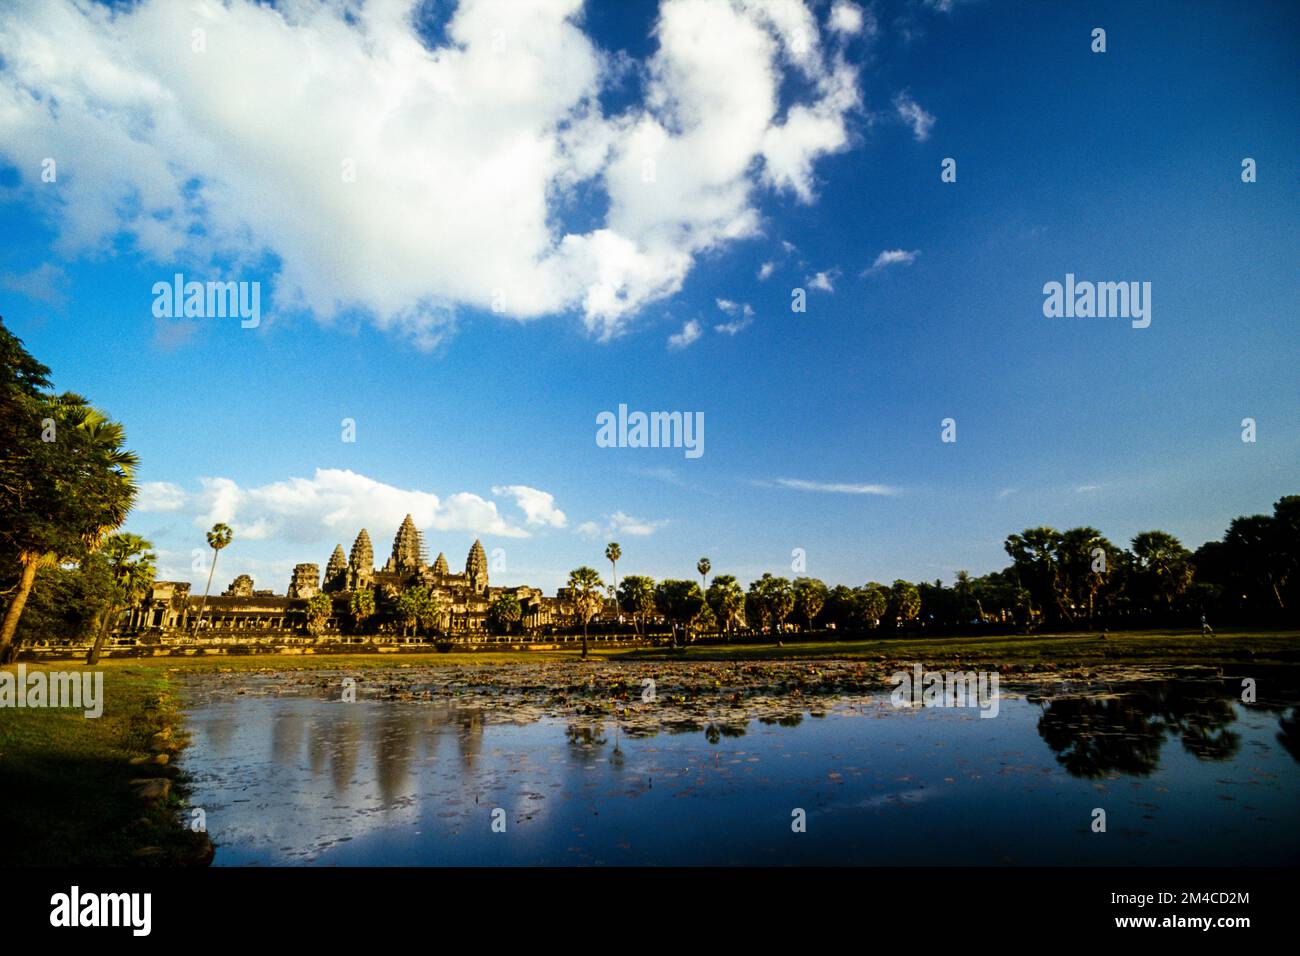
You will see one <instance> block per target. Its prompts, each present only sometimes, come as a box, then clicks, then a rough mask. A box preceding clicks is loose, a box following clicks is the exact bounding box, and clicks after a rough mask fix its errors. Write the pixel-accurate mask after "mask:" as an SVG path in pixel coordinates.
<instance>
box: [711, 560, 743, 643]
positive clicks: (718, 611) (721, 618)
mask: <svg viewBox="0 0 1300 956" xmlns="http://www.w3.org/2000/svg"><path fill="white" fill-rule="evenodd" d="M704 596H705V599H706V600H707V601H708V602H709V607H710V609H712V611H713V616H714V618H715V619H716V620H717V622H718V626H719V627H721V628H722V632H723V633H724V634H728V635H729V634H730V632H731V630H732V628H733V627H734V625H735V623H736V621H737V620H738V619H739V618H740V617H741V614H742V612H743V611H744V610H745V590H744V588H742V587H741V586H740V582H739V581H737V580H736V579H735V577H734V576H733V575H730V574H719V575H718V576H717V577H715V578H714V579H713V583H712V584H710V585H709V590H708V591H706V592H705V595H704Z"/></svg>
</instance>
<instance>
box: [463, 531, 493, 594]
mask: <svg viewBox="0 0 1300 956" xmlns="http://www.w3.org/2000/svg"><path fill="white" fill-rule="evenodd" d="M465 580H466V581H467V582H468V583H469V587H470V590H471V591H475V592H477V593H479V594H482V593H483V592H484V591H486V590H487V586H488V564H487V554H486V553H484V551H483V543H482V542H481V541H479V540H478V539H477V538H475V539H474V546H473V547H472V548H470V549H469V557H467V558H466V559H465Z"/></svg>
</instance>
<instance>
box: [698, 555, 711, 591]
mask: <svg viewBox="0 0 1300 956" xmlns="http://www.w3.org/2000/svg"><path fill="white" fill-rule="evenodd" d="M695 570H696V571H699V572H700V583H701V584H702V585H703V588H702V590H705V591H707V590H708V589H709V582H708V576H709V572H710V571H712V570H713V565H712V564H710V563H709V559H708V558H700V560H699V561H697V562H696V564H695Z"/></svg>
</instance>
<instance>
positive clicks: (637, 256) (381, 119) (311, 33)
mask: <svg viewBox="0 0 1300 956" xmlns="http://www.w3.org/2000/svg"><path fill="white" fill-rule="evenodd" d="M414 6H415V2H414V0H406V2H401V0H387V2H379V0H376V2H370V3H366V4H364V5H361V4H355V3H345V2H342V0H337V2H333V3H325V4H316V3H308V2H296V0H295V2H285V3H281V4H278V5H275V6H272V5H270V4H265V3H259V2H253V0H228V2H224V3H216V2H208V0H203V2H196V3H193V4H178V3H174V2H170V0H141V2H140V3H138V4H133V5H129V6H117V7H114V8H111V9H110V8H109V7H108V6H107V5H103V4H95V3H78V2H74V0H15V2H11V3H9V4H7V5H6V7H7V8H6V12H5V16H4V18H3V19H2V20H0V64H3V66H2V68H0V154H3V155H4V156H5V157H6V158H7V159H8V160H9V161H11V162H12V163H13V164H14V165H15V166H16V167H17V168H19V169H20V170H23V171H24V174H25V175H26V176H27V177H28V180H27V182H26V183H25V187H26V189H27V195H28V196H29V197H30V198H31V200H32V201H33V202H36V203H39V204H41V206H42V209H43V211H44V212H45V213H46V214H47V215H48V216H49V218H50V219H51V221H52V222H53V224H54V225H55V227H56V230H57V239H56V251H57V252H58V253H59V254H61V255H64V256H67V257H76V256H81V255H96V254H101V253H103V252H105V251H107V250H109V249H110V248H111V247H112V244H113V243H114V241H115V240H116V241H119V242H120V237H122V236H126V237H128V239H129V241H130V243H132V244H133V245H134V248H135V249H136V250H138V251H139V252H140V253H142V254H143V256H144V257H145V260H146V261H152V262H154V263H157V264H158V267H159V272H160V273H162V275H163V276H169V275H170V274H171V270H172V269H173V267H180V266H182V265H185V266H187V267H188V268H190V269H192V270H195V271H198V270H204V269H206V270H208V271H214V270H216V268H217V264H218V263H221V264H225V263H230V262H233V269H234V270H235V271H241V270H242V271H243V272H244V274H248V276H249V277H250V278H258V277H259V276H257V275H256V274H252V272H251V268H250V267H252V266H254V265H257V264H260V263H261V262H264V261H266V259H265V257H264V253H267V252H270V253H272V254H273V255H274V257H275V258H274V259H273V260H272V261H277V260H278V267H277V268H278V272H277V274H276V275H275V276H274V280H273V282H271V283H270V284H271V285H272V286H273V287H274V303H273V308H272V309H268V308H267V304H266V303H264V306H263V311H264V313H265V312H268V311H270V312H272V314H271V315H270V316H268V317H265V318H266V320H268V321H270V320H273V319H274V314H273V313H274V310H275V309H284V308H303V309H308V310H310V311H311V312H312V313H313V314H315V315H316V316H317V317H318V318H320V319H321V320H323V321H329V320H330V319H331V318H333V317H335V316H337V315H338V314H340V313H342V312H344V311H347V310H351V309H354V308H355V309H359V310H360V311H361V312H362V313H363V314H366V315H369V316H370V317H371V318H372V319H373V320H374V321H375V322H376V323H377V324H378V325H380V326H382V327H385V328H392V329H397V330H400V331H401V332H403V333H404V334H406V335H409V336H410V337H411V338H412V339H413V340H414V341H415V342H416V343H417V344H419V345H421V346H423V347H432V346H433V345H435V344H436V343H437V342H438V341H440V340H441V339H442V338H443V337H444V336H445V335H446V334H447V333H448V332H449V330H450V329H451V328H452V327H453V325H454V322H455V318H456V315H457V313H458V311H459V310H461V309H462V308H465V307H469V308H476V309H488V308H490V307H492V306H493V305H494V304H496V305H497V306H499V311H501V312H502V313H503V314H504V315H506V316H510V317H514V318H518V319H528V318H533V317H536V316H541V315H550V314H556V313H563V312H569V311H577V312H579V313H580V314H581V316H582V319H583V321H584V323H585V324H586V326H587V328H588V329H589V330H590V331H591V333H592V334H594V335H596V336H598V337H601V338H607V337H610V336H612V335H615V334H618V333H619V332H621V331H622V330H623V329H624V328H625V327H626V325H627V323H628V321H629V320H630V318H631V317H632V316H634V315H635V314H636V313H637V311H638V310H639V309H641V308H642V307H644V306H645V305H646V304H647V303H650V302H652V301H654V300H656V299H661V298H664V297H666V296H670V295H672V294H674V293H675V292H677V290H678V289H679V288H680V287H681V285H682V283H683V282H684V280H685V278H686V276H687V275H688V274H689V273H690V271H691V269H692V268H693V266H694V263H695V259H696V257H697V256H698V255H700V254H702V253H705V252H711V251H714V250H717V249H719V248H721V247H724V246H726V245H728V244H729V243H731V242H733V241H734V240H736V239H741V238H746V237H751V236H754V235H757V234H758V231H759V213H758V211H757V197H756V193H757V192H758V191H759V190H760V189H761V188H763V187H767V188H769V189H772V190H775V191H778V192H790V193H792V194H793V195H794V196H795V197H796V198H797V199H798V200H799V201H802V202H811V201H812V200H813V198H814V179H813V165H814V163H815V162H816V160H817V159H818V158H820V157H822V156H824V155H826V154H828V153H833V152H836V151H839V150H843V149H845V148H847V146H848V145H849V131H848V127H847V123H848V117H849V115H850V114H851V113H852V112H853V111H855V110H856V109H857V108H858V105H859V102H860V100H859V92H858V70H857V68H856V66H853V65H851V64H849V63H848V62H847V61H845V60H844V58H843V54H842V53H839V52H829V51H827V50H825V49H824V47H823V45H822V43H821V37H820V35H819V31H818V27H817V23H816V20H815V19H814V18H813V16H812V14H811V13H810V12H809V11H808V9H807V8H806V7H805V6H804V4H802V3H797V2H794V3H781V4H768V3H763V2H758V0H735V2H733V3H723V2H718V0H664V2H663V3H662V5H661V7H660V11H659V18H658V20H657V23H656V26H655V39H656V41H657V48H656V50H655V52H654V53H653V54H652V55H651V56H650V57H649V59H648V60H647V61H646V62H645V63H644V64H641V66H642V68H643V75H644V76H645V78H646V82H645V85H644V97H643V99H642V100H641V101H640V102H634V103H631V104H629V105H628V106H627V107H626V108H625V109H624V111H623V112H621V113H619V114H617V115H605V114H604V113H603V111H602V107H601V105H600V102H601V101H600V96H601V94H602V93H603V92H605V91H606V90H607V89H608V88H609V86H610V85H611V82H612V81H613V80H615V79H616V78H617V77H618V76H619V75H621V74H623V73H625V72H626V69H627V64H626V63H625V62H623V60H622V59H620V58H619V57H612V56H609V55H607V54H605V53H603V52H602V51H601V50H599V49H598V48H597V47H596V46H595V45H594V44H593V43H592V41H591V40H590V38H589V37H588V36H587V35H586V34H585V33H584V32H583V29H582V3H581V0H510V2H506V3H502V2H493V0H463V2H461V3H460V4H459V6H458V7H457V8H456V9H455V12H454V14H453V15H452V16H451V19H450V20H449V22H448V23H447V24H446V31H445V32H446V38H447V39H446V43H445V45H443V46H441V47H438V48H437V49H433V50H431V49H428V48H426V46H425V45H424V43H423V42H422V39H421V37H420V36H419V35H418V34H417V33H416V31H415V29H414V27H413V26H412V19H411V12H412V8H413V7H414ZM195 29H201V30H203V31H205V34H204V38H205V42H206V49H205V50H204V51H203V52H195V51H194V50H193V49H192V43H193V34H192V31H193V30H195ZM792 72H796V73H798V74H799V76H800V77H801V78H802V80H803V81H804V82H803V83H801V84H800V85H799V88H800V89H803V90H806V91H807V92H804V93H798V94H791V93H789V92H788V90H790V89H791V88H792V85H791V84H790V83H788V82H787V79H788V76H789V74H791V73H792ZM783 90H786V91H787V92H786V93H784V94H783V93H782V91H783ZM791 97H793V99H791ZM251 107H255V108H251ZM46 156H52V157H55V158H56V159H57V160H58V161H59V163H60V165H59V180H58V189H57V190H56V189H50V188H48V187H47V186H45V185H44V184H41V183H39V181H37V180H35V179H34V177H36V176H37V175H38V174H39V170H40V168H41V165H40V164H41V160H42V159H43V158H44V157H46ZM349 164H350V165H349ZM345 168H351V169H354V170H355V181H352V182H345V181H344V171H345ZM580 184H590V185H591V186H593V187H594V188H595V191H596V192H603V194H604V198H605V199H607V200H608V202H607V211H606V212H605V213H604V216H603V219H602V220H601V221H599V222H598V223H596V224H595V226H594V227H592V228H590V229H589V230H588V231H585V232H575V231H566V229H565V228H564V222H565V220H566V213H570V212H573V211H574V207H575V203H576V200H575V196H577V195H578V193H577V191H576V187H577V186H579V185H580ZM340 237H346V238H345V239H344V240H342V241H341V239H340ZM224 271H228V270H223V272H224ZM214 277H215V276H214ZM146 302H147V299H146Z"/></svg>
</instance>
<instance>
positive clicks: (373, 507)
mask: <svg viewBox="0 0 1300 956" xmlns="http://www.w3.org/2000/svg"><path fill="white" fill-rule="evenodd" d="M199 485H200V487H199V490H197V491H192V492H187V491H185V490H184V489H183V488H181V487H180V486H179V485H174V484H168V483H165V482H152V483H148V484H146V485H144V486H142V488H141V495H140V500H139V501H138V502H137V505H136V508H137V510H139V511H142V512H150V511H167V512H176V511H183V510H189V511H191V512H193V514H194V521H193V523H194V526H195V527H196V528H203V529H206V528H208V527H211V526H212V525H213V524H215V523H216V522H218V521H223V522H225V523H226V524H228V525H230V526H231V528H233V529H234V532H235V534H236V536H238V537H239V538H241V539H247V540H251V541H260V540H268V539H271V538H276V539H284V540H287V541H292V542H300V543H315V542H320V541H325V540H342V539H345V538H346V539H347V540H351V537H352V536H353V535H355V534H356V533H357V532H358V531H360V530H361V529H362V528H366V529H367V530H368V531H370V533H371V538H372V540H374V541H376V542H382V540H383V539H384V536H386V535H388V534H390V533H392V532H394V531H396V530H397V527H398V525H400V524H401V523H402V518H403V517H405V516H406V515H407V514H409V515H411V517H412V519H413V520H414V521H415V525H416V527H417V528H420V529H422V530H434V531H466V532H471V533H473V534H483V535H496V536H499V537H507V538H526V537H528V536H529V532H528V531H526V530H525V529H523V528H520V527H518V526H516V525H513V524H511V523H510V522H509V521H507V520H506V519H505V518H503V517H502V516H501V514H500V513H499V512H498V511H497V506H496V503H495V502H493V501H488V500H487V499H485V498H482V497H480V496H479V495H476V494H473V493H470V492H457V493H455V494H452V495H448V496H447V497H445V498H443V497H439V496H438V495H436V494H433V493H431V492H427V491H415V490H409V489H404V488H398V487H396V486H394V485H389V484H385V483H384V482H381V481H376V480H374V479H373V478H367V477H366V476H365V475H359V474H357V473H356V472H353V471H349V470H346V469H337V468H318V469H316V473H315V474H314V475H313V476H312V477H311V478H289V479H286V480H284V481H275V482H270V483H269V484H265V485H257V486H253V487H243V486H241V485H240V484H238V483H237V482H235V481H233V480H231V479H230V478H223V477H208V478H201V479H200V480H199ZM508 488H509V489H512V490H510V491H509V492H508V493H509V494H511V495H513V496H514V497H515V499H516V502H517V503H519V505H520V507H521V508H523V509H524V514H525V518H526V520H528V523H530V524H550V525H552V526H554V527H561V526H562V525H556V524H555V521H556V520H557V518H558V520H563V513H562V512H559V511H558V510H556V509H555V508H554V504H553V500H552V499H551V496H550V495H549V494H547V493H545V492H541V491H537V490H536V489H533V488H525V487H524V486H522V485H513V486H508ZM519 489H522V490H523V493H522V494H521V492H520V490H519ZM502 491H506V489H504V488H503V489H502ZM493 493H494V494H495V493H498V492H497V490H496V489H494V490H493ZM525 498H526V499H527V500H528V502H529V504H528V505H525V504H524V503H523V500H522V499H525ZM529 507H532V508H533V511H532V512H530V511H529ZM534 517H535V518H536V519H537V520H533V519H534ZM377 546H380V545H377Z"/></svg>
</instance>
